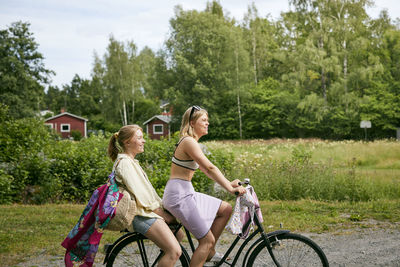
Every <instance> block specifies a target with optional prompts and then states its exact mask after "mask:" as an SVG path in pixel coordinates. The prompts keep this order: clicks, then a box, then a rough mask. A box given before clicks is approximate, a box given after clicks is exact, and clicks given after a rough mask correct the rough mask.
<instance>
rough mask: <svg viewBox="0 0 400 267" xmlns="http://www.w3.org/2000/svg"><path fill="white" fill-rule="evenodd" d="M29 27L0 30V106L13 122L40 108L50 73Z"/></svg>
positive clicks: (18, 23) (19, 26)
mask: <svg viewBox="0 0 400 267" xmlns="http://www.w3.org/2000/svg"><path fill="white" fill-rule="evenodd" d="M29 26H30V24H29V23H23V22H14V23H12V24H11V26H9V27H8V28H7V29H4V30H0V73H1V75H0V102H1V103H4V104H6V105H8V106H9V107H10V109H9V114H10V115H11V116H13V117H15V118H22V117H26V116H33V115H34V114H35V113H37V112H38V111H39V109H40V107H41V106H42V104H43V103H42V101H43V95H44V87H45V86H46V85H48V84H49V78H50V75H51V74H54V72H52V71H50V70H48V69H46V68H45V66H44V62H43V59H44V57H43V55H42V54H41V53H39V52H38V47H39V45H38V44H37V43H36V41H35V39H34V37H33V33H31V32H30V31H29Z"/></svg>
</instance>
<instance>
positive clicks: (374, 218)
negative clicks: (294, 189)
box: [0, 200, 400, 266]
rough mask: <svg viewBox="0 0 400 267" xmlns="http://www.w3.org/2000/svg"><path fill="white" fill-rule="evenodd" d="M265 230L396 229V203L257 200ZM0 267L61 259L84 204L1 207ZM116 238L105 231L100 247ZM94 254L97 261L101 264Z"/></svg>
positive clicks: (398, 202) (399, 203) (398, 205)
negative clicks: (31, 258) (49, 257)
mask: <svg viewBox="0 0 400 267" xmlns="http://www.w3.org/2000/svg"><path fill="white" fill-rule="evenodd" d="M261 206H262V213H263V216H264V226H265V228H266V230H267V231H273V230H276V229H279V226H280V224H281V223H282V224H283V228H285V229H290V230H292V231H296V232H316V233H320V232H335V231H337V230H339V229H352V228H355V227H357V228H358V227H381V228H387V227H393V228H400V226H399V224H397V223H396V222H399V221H400V200H379V201H371V202H356V203H354V202H320V201H312V200H299V201H272V202H267V201H262V202H261ZM0 208H1V210H2V213H1V214H0V229H1V230H0V243H1V244H2V246H1V247H0V266H12V265H15V264H18V263H20V262H23V261H24V259H26V257H27V255H29V256H44V255H54V256H57V257H62V255H63V254H64V253H65V250H64V249H63V248H62V247H61V246H60V243H61V242H62V241H63V240H64V238H65V237H66V235H67V234H68V232H69V231H70V230H71V229H72V227H73V226H74V225H75V223H76V221H77V220H78V218H79V216H80V214H81V212H82V210H83V208H84V205H73V204H58V205H57V204H47V205H41V206H32V205H2V206H0ZM119 235H120V234H119V233H117V232H109V231H106V232H105V233H104V235H103V238H102V240H101V243H100V248H102V247H103V246H104V244H106V243H112V242H113V241H114V240H116V239H117V237H118V236H119ZM102 260H103V256H102V254H101V253H99V254H98V257H97V258H96V262H102Z"/></svg>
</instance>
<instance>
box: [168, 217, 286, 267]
mask: <svg viewBox="0 0 400 267" xmlns="http://www.w3.org/2000/svg"><path fill="white" fill-rule="evenodd" d="M254 222H255V224H256V226H257V229H256V230H255V231H254V232H253V233H251V234H250V235H249V236H248V237H247V238H246V239H245V240H244V242H243V244H242V245H241V246H240V247H239V250H238V252H237V253H236V256H235V258H234V259H233V261H232V263H229V262H227V261H226V259H227V258H228V257H229V254H230V253H231V252H232V250H233V249H234V248H235V246H236V244H237V243H238V242H239V240H240V239H241V238H240V236H237V237H236V238H235V240H234V241H233V243H232V244H231V246H230V247H229V248H228V250H227V251H226V252H225V254H224V256H223V257H222V259H221V260H220V261H219V262H218V263H217V264H216V265H215V266H221V265H222V264H224V263H225V264H228V265H230V266H235V265H236V263H237V261H238V260H239V257H240V255H241V253H242V251H243V250H244V248H245V247H246V246H247V244H248V243H249V242H250V241H251V240H252V239H253V238H254V237H255V236H256V235H257V234H260V235H261V236H260V238H258V239H257V240H256V241H254V243H253V244H251V246H250V247H249V249H248V250H247V252H246V255H245V257H244V260H243V261H244V262H246V261H247V258H248V256H249V255H250V252H251V251H252V250H253V248H255V246H256V245H258V244H259V243H260V242H263V241H264V242H265V243H266V244H267V248H268V252H269V254H270V256H271V258H272V260H273V261H274V263H275V264H276V265H277V266H279V263H278V262H277V261H276V258H275V256H274V254H273V252H272V248H271V244H270V242H269V238H270V237H271V236H279V235H281V234H285V233H288V232H290V231H289V230H278V231H274V232H271V233H268V234H267V233H265V231H264V227H263V226H262V224H261V222H260V220H259V218H258V216H257V213H254ZM250 223H251V221H250V220H249V221H247V222H246V224H245V225H244V226H243V229H245V230H247V229H248V228H249V227H250ZM184 229H185V232H186V237H187V239H188V242H189V245H190V248H191V250H192V253H193V252H194V251H195V247H194V243H193V240H192V237H191V235H190V232H189V231H188V230H187V229H186V228H184ZM178 230H179V228H178V229H177V230H176V232H175V234H176V233H177V231H178Z"/></svg>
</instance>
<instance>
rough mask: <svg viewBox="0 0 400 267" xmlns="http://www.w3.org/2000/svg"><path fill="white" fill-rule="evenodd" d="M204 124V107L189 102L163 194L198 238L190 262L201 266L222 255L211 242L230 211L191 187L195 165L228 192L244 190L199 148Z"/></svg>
mask: <svg viewBox="0 0 400 267" xmlns="http://www.w3.org/2000/svg"><path fill="white" fill-rule="evenodd" d="M208 125H209V122H208V113H207V111H206V110H205V109H202V108H200V107H199V106H192V107H190V108H189V109H187V110H186V112H185V113H184V115H183V118H182V125H181V131H180V140H179V142H178V143H177V144H176V148H175V152H174V155H173V157H172V165H171V175H170V179H169V181H168V182H167V185H166V187H165V191H164V196H163V205H164V208H165V209H167V210H168V211H169V212H171V214H172V215H174V216H175V217H176V218H177V219H179V220H180V222H181V223H182V224H183V225H184V226H185V227H186V228H187V229H188V230H189V231H190V232H191V233H192V234H193V235H194V236H195V237H196V239H197V240H198V241H199V245H198V247H197V248H196V250H195V251H194V253H193V256H192V259H191V261H190V266H203V265H204V263H205V262H206V261H210V260H212V261H217V260H219V259H220V258H221V256H222V255H221V254H219V253H217V252H216V251H215V244H216V242H217V240H218V238H219V236H220V235H221V233H222V231H223V230H224V227H225V225H226V224H227V222H228V220H229V217H230V215H231V213H232V207H231V205H230V204H229V203H227V202H225V201H222V200H220V199H217V198H215V197H212V196H209V195H206V194H202V193H199V192H196V191H194V189H193V185H192V183H191V180H192V178H193V174H194V172H195V171H196V169H198V168H199V169H200V170H201V171H202V172H204V173H205V174H206V175H207V176H208V177H209V178H211V179H213V180H214V181H215V182H217V183H218V184H220V185H221V186H222V187H223V188H225V189H226V190H227V191H228V192H229V193H232V194H235V193H236V192H237V193H238V194H239V195H242V194H244V193H245V192H246V190H245V189H244V188H243V187H242V186H239V180H235V181H233V182H230V181H229V180H227V179H226V178H225V177H224V175H223V174H222V172H221V171H220V170H219V169H218V168H217V167H216V166H215V165H214V164H212V163H211V162H210V161H209V160H208V158H207V157H206V156H205V155H204V153H203V152H202V150H201V148H200V146H199V143H198V141H199V139H200V138H201V137H202V136H204V135H206V134H207V133H208Z"/></svg>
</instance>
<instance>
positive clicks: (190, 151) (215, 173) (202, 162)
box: [181, 137, 245, 195]
mask: <svg viewBox="0 0 400 267" xmlns="http://www.w3.org/2000/svg"><path fill="white" fill-rule="evenodd" d="M181 145H182V150H183V152H185V153H186V154H187V155H188V156H189V157H191V158H192V159H193V160H194V161H196V162H197V164H199V166H200V170H201V171H202V172H204V174H206V175H207V176H208V177H210V178H211V179H213V180H214V181H215V182H217V183H218V184H220V185H221V186H222V187H223V188H225V189H226V190H227V191H228V192H229V193H231V194H234V193H235V192H239V194H240V195H242V194H244V193H245V189H244V188H243V187H241V186H239V185H238V184H237V181H238V180H235V181H233V182H230V181H229V180H228V179H226V178H225V176H224V175H223V174H222V172H221V171H220V170H219V169H218V167H217V166H215V165H214V164H213V163H212V162H211V161H210V160H209V159H208V158H207V157H206V156H205V155H204V153H203V151H202V150H201V148H200V146H199V144H198V143H197V141H196V140H195V139H194V138H191V137H190V138H185V140H184V141H183V142H182V144H181Z"/></svg>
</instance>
